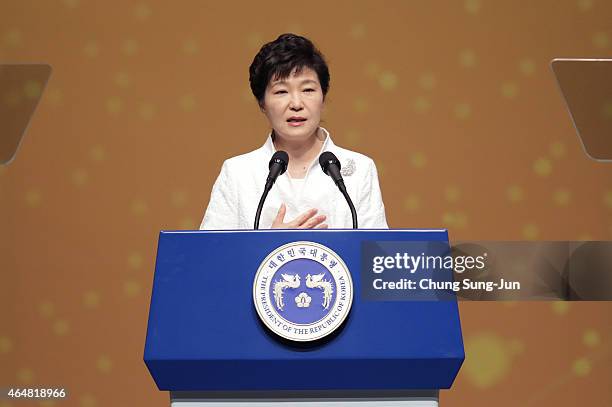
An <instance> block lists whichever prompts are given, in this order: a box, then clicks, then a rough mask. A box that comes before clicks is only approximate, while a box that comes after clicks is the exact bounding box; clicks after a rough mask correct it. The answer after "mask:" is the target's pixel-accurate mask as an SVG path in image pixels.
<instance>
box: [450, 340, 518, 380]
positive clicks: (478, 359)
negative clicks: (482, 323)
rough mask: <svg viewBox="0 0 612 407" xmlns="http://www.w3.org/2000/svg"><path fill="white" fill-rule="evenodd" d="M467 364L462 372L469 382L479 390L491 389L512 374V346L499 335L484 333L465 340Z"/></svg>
mask: <svg viewBox="0 0 612 407" xmlns="http://www.w3.org/2000/svg"><path fill="white" fill-rule="evenodd" d="M465 355H466V358H465V364H464V366H463V367H462V370H463V371H464V373H465V377H466V378H467V380H468V381H469V382H470V383H471V384H472V385H474V386H475V387H477V388H480V389H486V388H491V387H493V386H495V385H496V384H498V383H499V382H501V381H502V380H503V379H504V378H505V377H507V376H508V374H509V373H510V368H511V367H512V351H511V346H509V345H508V344H507V342H506V341H505V340H504V339H503V338H501V337H500V336H498V335H495V334H492V333H482V334H477V335H471V336H467V337H466V339H465Z"/></svg>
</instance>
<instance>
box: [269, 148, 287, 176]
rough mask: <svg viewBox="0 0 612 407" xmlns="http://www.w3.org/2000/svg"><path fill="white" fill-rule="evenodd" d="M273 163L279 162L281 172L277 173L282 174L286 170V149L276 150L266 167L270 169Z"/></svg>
mask: <svg viewBox="0 0 612 407" xmlns="http://www.w3.org/2000/svg"><path fill="white" fill-rule="evenodd" d="M274 164H280V168H281V172H280V174H278V175H283V174H284V173H285V171H287V164H289V154H287V152H286V151H277V152H275V153H274V155H272V158H271V159H270V164H268V169H269V170H271V169H272V166H273V165H274Z"/></svg>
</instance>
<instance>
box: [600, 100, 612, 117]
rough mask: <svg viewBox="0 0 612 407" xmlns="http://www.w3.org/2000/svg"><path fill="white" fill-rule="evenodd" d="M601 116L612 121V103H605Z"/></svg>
mask: <svg viewBox="0 0 612 407" xmlns="http://www.w3.org/2000/svg"><path fill="white" fill-rule="evenodd" d="M601 115H602V116H603V118H604V119H612V102H605V103H604V104H603V106H602V107H601Z"/></svg>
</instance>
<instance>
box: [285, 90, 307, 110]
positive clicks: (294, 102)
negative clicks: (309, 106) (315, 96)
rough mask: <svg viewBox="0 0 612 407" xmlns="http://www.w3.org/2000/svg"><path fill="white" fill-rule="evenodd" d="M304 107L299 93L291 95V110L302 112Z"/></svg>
mask: <svg viewBox="0 0 612 407" xmlns="http://www.w3.org/2000/svg"><path fill="white" fill-rule="evenodd" d="M303 107H304V106H303V103H302V98H301V95H300V94H299V93H293V94H292V95H291V100H290V101H289V108H290V109H293V110H300V109H302V108H303Z"/></svg>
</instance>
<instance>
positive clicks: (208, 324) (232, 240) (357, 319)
mask: <svg viewBox="0 0 612 407" xmlns="http://www.w3.org/2000/svg"><path fill="white" fill-rule="evenodd" d="M298 241H306V242H314V243H317V244H320V245H324V246H326V247H328V248H330V249H331V250H333V251H334V252H335V253H336V254H338V255H339V256H340V257H341V258H342V260H343V261H344V263H345V264H346V266H347V267H348V269H349V271H350V273H351V277H352V282H353V301H352V308H351V311H350V314H349V315H348V317H347V319H346V320H345V321H344V323H343V325H342V326H341V328H340V329H338V330H337V331H336V332H335V333H334V334H333V335H330V337H329V338H325V339H322V340H321V341H317V342H316V343H315V344H314V345H313V344H310V345H309V344H298V343H293V342H290V341H286V340H282V339H280V338H278V337H277V336H276V335H274V334H273V333H271V332H270V331H269V330H268V329H267V328H266V326H265V325H264V324H263V323H262V322H261V321H260V318H259V316H258V314H257V311H256V309H255V307H254V305H253V281H254V277H255V274H256V272H257V269H258V267H259V265H260V264H261V262H262V261H263V260H264V259H265V258H266V256H268V254H269V253H271V252H273V251H274V250H275V249H277V248H279V247H281V246H283V245H286V244H288V243H292V242H298ZM376 241H389V242H402V241H436V242H448V234H447V231H446V230H303V231H302V230H300V231H297V230H286V231H278V230H261V231H193V232H183V231H176V232H161V233H160V238H159V245H158V254H157V261H156V268H155V276H154V284H153V292H152V296H151V307H150V314H149V322H148V329H147V338H146V345H145V354H144V360H145V363H146V365H147V367H148V369H149V371H150V373H151V375H152V377H153V378H154V380H155V382H156V384H157V386H158V388H159V389H160V390H166V391H171V392H172V393H171V394H172V395H173V401H172V402H173V405H176V406H183V405H186V404H181V403H187V402H191V403H194V402H198V401H197V400H196V399H189V398H185V397H183V396H184V395H185V394H188V393H185V392H225V393H226V394H230V395H231V394H240V393H239V392H276V393H274V394H283V393H282V392H287V391H289V392H299V394H300V398H301V400H302V401H304V402H307V401H308V400H304V399H303V397H302V396H303V395H306V394H310V397H314V398H313V401H319V402H324V403H333V402H334V397H332V398H331V399H328V397H327V395H324V396H323V397H322V398H321V397H319V398H317V397H315V396H313V392H315V393H316V392H322V391H323V392H325V391H333V392H338V391H339V392H344V393H343V394H345V395H347V394H349V393H346V392H347V391H348V392H352V393H351V394H354V395H355V394H357V393H355V392H361V391H366V392H369V393H368V394H375V393H376V392H377V391H378V392H381V391H382V392H385V391H407V390H411V389H412V390H421V391H423V390H433V391H435V393H431V392H429V393H427V397H426V399H425V400H420V399H418V400H412V401H416V402H423V403H428V402H431V401H433V400H437V389H441V388H450V386H451V385H452V383H453V380H454V378H455V376H456V375H457V372H458V371H459V369H460V367H461V364H462V363H463V360H464V350H463V341H462V336H461V326H460V321H459V313H458V307H457V302H456V301H375V300H365V299H363V298H362V295H361V267H362V265H361V254H362V243H364V242H376ZM228 392H229V393H228ZM432 394H433V395H432ZM182 395H183V396H182ZM200 395H202V394H200ZM208 395H209V396H210V397H213V396H214V394H213V395H212V396H211V393H208ZM209 396H207V397H209ZM409 396H410V397H412V395H409ZM409 396H406V397H409ZM227 397H229V396H226V397H223V399H224V400H225V401H224V403H225V404H223V405H224V406H226V407H227V406H229V404H226V403H227V402H229V401H230V400H229V399H227ZM381 397H382V398H380V399H379V402H380V403H383V402H384V403H387V402H388V403H391V404H384V403H383V404H380V403H379V404H378V405H389V406H392V405H395V404H393V402H402V401H406V397H403V396H401V395H400V396H398V397H400V398H399V399H398V398H397V397H395V395H394V396H391V398H389V397H388V396H385V395H384V394H383V396H381ZM402 397H403V398H402ZM291 398H292V397H289V399H291ZM354 398H355V401H359V400H358V399H360V398H361V397H360V396H359V395H357V396H355V397H354ZM284 399H285V400H287V397H285V398H284ZM314 399H317V400H314ZM282 400H283V399H282V397H281V398H280V399H277V400H276V402H282ZM209 401H211V400H209ZM213 401H214V399H213ZM234 401H235V402H236V403H240V400H239V399H236V400H234ZM254 401H256V400H254ZM362 401H363V400H362ZM200 402H203V401H200ZM343 402H344V403H345V402H346V400H344V401H343ZM174 403H176V404H174ZM436 403H437V401H436ZM202 405H204V404H202ZM206 405H215V404H206ZM235 405H240V404H235ZM250 405H253V404H250ZM303 405H306V404H303ZM329 405H333V404H329ZM416 405H419V404H416ZM422 405H423V406H425V405H428V404H422ZM194 406H195V405H194Z"/></svg>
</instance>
